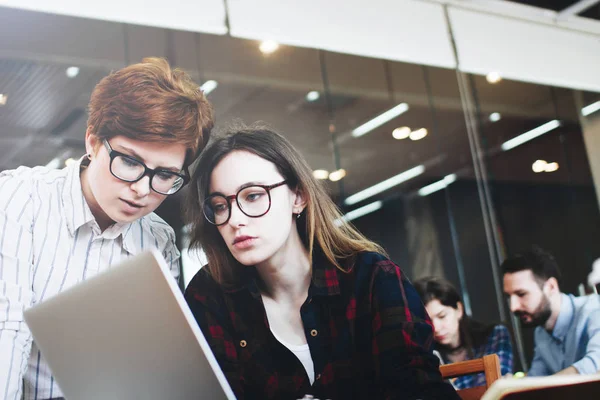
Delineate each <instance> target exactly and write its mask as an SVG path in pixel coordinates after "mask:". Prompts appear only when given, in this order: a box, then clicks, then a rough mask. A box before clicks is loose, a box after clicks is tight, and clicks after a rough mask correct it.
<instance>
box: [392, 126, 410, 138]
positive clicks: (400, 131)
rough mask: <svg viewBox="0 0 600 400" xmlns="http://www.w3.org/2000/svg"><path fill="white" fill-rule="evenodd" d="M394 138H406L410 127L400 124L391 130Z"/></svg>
mask: <svg viewBox="0 0 600 400" xmlns="http://www.w3.org/2000/svg"><path fill="white" fill-rule="evenodd" d="M392 136H393V137H394V139H398V140H402V139H407V138H408V137H409V136H410V128H409V127H408V126H402V127H400V128H396V129H394V131H393V132H392Z"/></svg>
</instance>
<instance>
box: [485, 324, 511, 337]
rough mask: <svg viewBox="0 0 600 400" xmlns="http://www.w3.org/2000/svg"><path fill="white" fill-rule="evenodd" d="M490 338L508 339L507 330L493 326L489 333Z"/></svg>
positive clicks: (503, 327)
mask: <svg viewBox="0 0 600 400" xmlns="http://www.w3.org/2000/svg"><path fill="white" fill-rule="evenodd" d="M490 336H491V337H509V336H510V333H509V332H508V328H507V327H506V326H504V325H502V324H498V325H495V326H494V328H493V329H492V332H491V333H490Z"/></svg>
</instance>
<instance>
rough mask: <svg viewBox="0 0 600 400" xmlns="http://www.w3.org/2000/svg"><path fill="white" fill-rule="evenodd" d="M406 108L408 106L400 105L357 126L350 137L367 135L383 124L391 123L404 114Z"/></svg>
mask: <svg viewBox="0 0 600 400" xmlns="http://www.w3.org/2000/svg"><path fill="white" fill-rule="evenodd" d="M408 108H409V107H408V104H406V103H400V104H398V105H397V106H396V107H394V108H392V109H389V110H387V111H386V112H384V113H383V114H380V115H378V116H377V117H375V118H373V119H372V120H370V121H367V122H365V123H364V124H362V125H361V126H359V127H358V128H356V129H354V130H353V131H352V136H354V137H359V136H362V135H364V134H366V133H369V132H371V131H372V130H373V129H375V128H378V127H380V126H381V125H383V124H385V123H386V122H388V121H391V120H392V119H394V118H396V117H397V116H399V115H400V114H403V113H405V112H406V111H408Z"/></svg>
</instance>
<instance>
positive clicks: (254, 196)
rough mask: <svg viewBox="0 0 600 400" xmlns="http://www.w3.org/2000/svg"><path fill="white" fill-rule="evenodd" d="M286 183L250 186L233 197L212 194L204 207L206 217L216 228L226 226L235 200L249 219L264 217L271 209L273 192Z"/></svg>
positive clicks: (243, 188)
mask: <svg viewBox="0 0 600 400" xmlns="http://www.w3.org/2000/svg"><path fill="white" fill-rule="evenodd" d="M286 183H287V181H281V182H279V183H275V184H273V185H248V186H244V187H242V188H241V189H240V190H238V192H237V193H236V194H232V195H231V196H225V195H223V194H220V193H215V194H212V195H210V196H208V197H207V198H206V200H204V204H203V205H202V209H203V211H204V217H205V218H206V220H207V221H208V222H210V223H211V224H213V225H216V226H220V225H224V224H226V223H227V222H228V221H229V218H231V202H232V201H233V200H234V199H235V202H236V203H237V205H238V208H239V209H240V211H241V212H243V213H244V214H245V215H247V216H248V217H251V218H258V217H262V216H263V215H265V214H266V213H268V212H269V210H270V209H271V190H272V189H275V188H276V187H279V186H283V185H285V184H286Z"/></svg>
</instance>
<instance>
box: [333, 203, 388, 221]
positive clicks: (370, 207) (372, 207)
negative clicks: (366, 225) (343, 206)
mask: <svg viewBox="0 0 600 400" xmlns="http://www.w3.org/2000/svg"><path fill="white" fill-rule="evenodd" d="M382 206H383V202H382V201H381V200H378V201H375V202H373V203H370V204H367V205H366V206H362V207H359V208H357V209H356V210H352V211H348V212H347V213H346V214H345V215H344V216H343V217H342V219H343V220H344V221H352V220H354V219H357V218H360V217H362V216H363V215H367V214H370V213H372V212H374V211H377V210H379V209H380V208H381V207H382Z"/></svg>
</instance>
